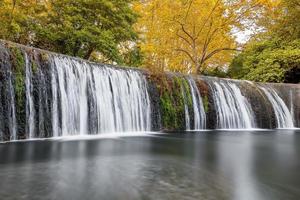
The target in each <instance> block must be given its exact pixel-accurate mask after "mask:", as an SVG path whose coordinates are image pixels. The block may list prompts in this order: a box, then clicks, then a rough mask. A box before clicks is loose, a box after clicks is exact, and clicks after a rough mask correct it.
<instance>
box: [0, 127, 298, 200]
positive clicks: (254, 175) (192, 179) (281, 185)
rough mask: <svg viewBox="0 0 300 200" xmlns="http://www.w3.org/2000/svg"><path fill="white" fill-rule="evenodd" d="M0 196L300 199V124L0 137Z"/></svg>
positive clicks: (76, 199)
mask: <svg viewBox="0 0 300 200" xmlns="http://www.w3.org/2000/svg"><path fill="white" fill-rule="evenodd" d="M0 199H5V200H7V199H8V200H9V199H30V200H34V199H43V200H45V199H58V200H68V199H70V200H85V199H97V200H98V199H101V200H102V199H122V200H123V199H129V200H131V199H153V200H159V199H172V200H173V199H225V200H226V199H235V200H243V199H249V200H259V199H270V200H276V199H283V200H288V199H295V200H299V199H300V131H264V132H262V131H260V132H229V131H227V132H220V131H219V132H200V133H188V134H172V135H163V134H162V135H153V136H140V137H124V138H115V139H112V138H111V139H95V140H75V141H63V140H57V141H30V142H18V143H8V144H0Z"/></svg>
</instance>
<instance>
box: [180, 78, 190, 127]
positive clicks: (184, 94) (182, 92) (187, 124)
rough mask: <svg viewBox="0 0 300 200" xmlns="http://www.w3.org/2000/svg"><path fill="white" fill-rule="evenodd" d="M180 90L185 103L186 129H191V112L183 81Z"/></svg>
mask: <svg viewBox="0 0 300 200" xmlns="http://www.w3.org/2000/svg"><path fill="white" fill-rule="evenodd" d="M180 90H181V95H182V98H183V103H184V116H185V129H186V130H190V129H191V121H190V113H189V107H188V100H187V91H186V88H185V87H184V85H183V83H182V84H181V85H180Z"/></svg>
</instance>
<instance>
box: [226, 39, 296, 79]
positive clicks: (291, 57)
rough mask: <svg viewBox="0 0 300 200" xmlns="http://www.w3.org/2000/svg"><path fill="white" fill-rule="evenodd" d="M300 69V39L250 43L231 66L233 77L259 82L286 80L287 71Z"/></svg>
mask: <svg viewBox="0 0 300 200" xmlns="http://www.w3.org/2000/svg"><path fill="white" fill-rule="evenodd" d="M296 68H297V69H300V40H294V41H291V42H286V41H281V40H278V39H277V40H276V39H273V40H269V41H262V42H253V43H250V44H249V46H248V48H246V49H245V50H244V51H243V52H242V53H241V54H239V55H238V56H237V57H236V58H235V59H234V60H233V62H232V64H231V66H230V67H229V71H228V74H229V75H230V77H232V78H238V79H247V80H251V81H258V82H284V81H286V80H285V75H286V73H287V72H289V71H291V70H294V69H296Z"/></svg>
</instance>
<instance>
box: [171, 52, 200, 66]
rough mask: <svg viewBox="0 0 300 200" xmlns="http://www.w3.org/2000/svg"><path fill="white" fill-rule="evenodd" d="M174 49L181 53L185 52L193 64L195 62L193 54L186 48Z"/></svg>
mask: <svg viewBox="0 0 300 200" xmlns="http://www.w3.org/2000/svg"><path fill="white" fill-rule="evenodd" d="M175 51H181V52H183V53H185V54H186V55H187V56H188V57H189V58H190V59H191V60H192V62H193V63H194V64H196V63H197V62H196V61H195V60H194V58H193V56H192V55H191V54H190V53H189V52H188V51H186V50H184V49H175Z"/></svg>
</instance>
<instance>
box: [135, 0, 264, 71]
mask: <svg viewBox="0 0 300 200" xmlns="http://www.w3.org/2000/svg"><path fill="white" fill-rule="evenodd" d="M259 6H260V4H259V2H257V1H253V2H251V1H244V0H236V1H222V0H165V1H160V0H146V1H141V2H139V3H137V4H136V5H135V9H136V10H137V11H138V12H139V13H140V15H141V18H140V20H139V22H138V25H137V29H138V31H139V32H140V33H141V34H142V41H141V43H140V46H141V49H142V52H144V54H145V63H144V65H145V66H146V67H148V68H154V69H156V70H170V71H180V72H194V73H198V74H199V73H202V72H203V71H205V70H206V69H207V67H216V66H224V65H226V64H227V63H228V62H229V61H230V60H231V58H232V56H233V55H234V53H235V51H236V50H238V47H237V44H236V41H235V37H234V35H233V34H232V31H233V29H234V28H235V29H236V30H241V29H243V23H242V22H243V21H244V20H245V19H249V18H255V16H254V14H253V13H254V12H252V11H253V10H256V12H255V14H256V15H257V14H258V10H259Z"/></svg>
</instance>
